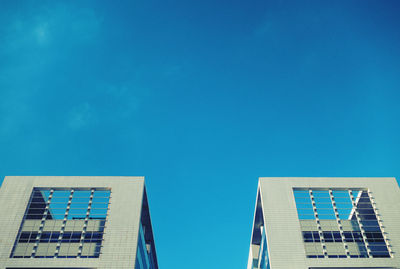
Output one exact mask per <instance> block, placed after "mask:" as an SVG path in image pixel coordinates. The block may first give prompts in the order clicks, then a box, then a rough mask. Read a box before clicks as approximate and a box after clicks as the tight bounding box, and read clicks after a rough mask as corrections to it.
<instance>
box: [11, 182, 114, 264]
mask: <svg viewBox="0 0 400 269" xmlns="http://www.w3.org/2000/svg"><path fill="white" fill-rule="evenodd" d="M110 194H111V192H110V190H96V189H81V188H78V189H34V190H33V191H32V195H31V198H30V201H29V204H28V206H27V209H26V212H25V215H24V219H23V221H22V223H21V229H20V232H19V233H18V235H17V239H16V241H15V244H14V247H13V250H12V253H11V255H10V257H11V258H76V257H78V256H81V257H82V258H97V257H99V255H100V250H101V243H102V240H103V233H104V227H105V222H106V216H107V210H108V203H109V199H110ZM47 206H48V207H47ZM85 226H86V229H85V230H84V227H85ZM62 227H65V228H64V230H63V229H62ZM27 230H28V231H27ZM79 243H82V245H80V244H79ZM27 244H31V245H32V248H30V249H29V250H26V251H25V249H27V248H26V246H27ZM23 249H24V251H22V250H23ZM22 252H24V253H23V255H22ZM57 253H58V255H57ZM80 253H81V254H80Z"/></svg>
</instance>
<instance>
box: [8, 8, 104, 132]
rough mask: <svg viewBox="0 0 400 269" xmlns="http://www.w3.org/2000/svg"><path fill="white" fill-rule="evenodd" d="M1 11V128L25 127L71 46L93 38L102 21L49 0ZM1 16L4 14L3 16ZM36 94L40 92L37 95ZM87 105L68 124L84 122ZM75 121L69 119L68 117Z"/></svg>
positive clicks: (88, 11)
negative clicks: (44, 2) (48, 0)
mask: <svg viewBox="0 0 400 269" xmlns="http://www.w3.org/2000/svg"><path fill="white" fill-rule="evenodd" d="M14 9H15V10H13V8H10V9H8V10H7V12H6V13H4V10H3V13H2V12H1V11H0V17H1V20H0V22H1V23H0V59H1V60H0V126H1V127H0V132H1V135H3V136H4V135H13V134H14V133H15V132H18V130H20V129H21V128H22V126H25V125H27V124H28V125H29V121H30V118H31V117H34V115H35V113H36V110H37V108H38V107H37V102H39V101H40V99H42V98H44V97H45V96H46V95H47V94H46V93H44V92H43V91H44V89H46V90H47V89H49V88H48V87H49V86H48V85H47V83H48V81H49V79H46V78H48V77H50V76H54V75H55V72H54V69H56V68H59V66H60V59H62V57H66V56H65V55H67V54H68V53H67V51H66V50H69V49H70V48H74V47H78V46H81V45H83V44H90V42H96V38H97V37H98V35H99V31H100V27H101V23H102V19H101V17H99V16H98V15H97V14H96V13H95V12H94V11H93V10H92V9H89V8H86V9H85V8H81V7H79V6H74V5H71V4H69V5H66V4H65V3H60V2H49V3H47V4H43V5H39V3H35V5H33V6H30V5H25V6H24V7H23V8H22V9H21V8H20V7H19V8H18V9H17V8H16V7H14ZM2 15H4V16H2ZM39 96H41V97H40V98H39ZM91 113H93V112H92V110H91V107H90V106H89V105H88V104H87V105H81V106H78V107H77V108H76V109H75V110H74V111H72V112H71V115H70V116H71V122H70V124H71V126H74V127H75V128H77V127H79V126H83V125H84V124H87V122H89V121H91V119H92V117H93V115H92V114H91ZM72 119H73V120H72Z"/></svg>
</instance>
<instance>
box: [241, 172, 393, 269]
mask: <svg viewBox="0 0 400 269" xmlns="http://www.w3.org/2000/svg"><path fill="white" fill-rule="evenodd" d="M294 188H304V189H308V188H311V189H318V188H319V189H325V190H327V189H367V190H369V191H370V193H371V196H372V198H373V200H374V202H375V203H376V206H377V210H378V213H379V215H380V216H379V218H380V219H381V221H382V226H383V229H384V232H385V235H387V238H388V239H389V240H388V242H389V245H390V249H391V251H392V257H391V258H328V257H326V258H323V259H312V258H307V257H306V251H305V243H304V240H303V236H302V228H301V224H300V221H299V219H298V215H297V210H296V203H295V199H294V195H293V189H294ZM259 191H260V200H261V202H260V203H261V205H262V212H263V222H264V225H265V227H266V234H267V242H268V250H269V259H270V267H271V268H272V269H281V268H282V269H283V268H293V269H296V268H299V269H300V268H302V269H308V268H312V267H313V268H355V267H358V268H374V267H382V268H400V255H399V253H400V210H399V206H400V190H399V187H398V185H397V182H396V180H395V179H394V178H260V182H259ZM253 233H254V228H253ZM253 239H254V237H253ZM250 252H251V251H250ZM249 262H250V259H249ZM248 268H251V267H248Z"/></svg>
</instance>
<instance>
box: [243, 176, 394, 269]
mask: <svg viewBox="0 0 400 269" xmlns="http://www.w3.org/2000/svg"><path fill="white" fill-rule="evenodd" d="M255 268H257V269H258V268H261V269H265V268H270V269H288V268H290V269H317V268H318V269H323V268H327V269H328V268H330V269H333V268H336V269H338V268H358V269H360V268H386V269H389V268H392V269H393V268H400V189H399V186H398V184H397V182H396V180H395V178H260V180H259V184H258V191H257V200H256V208H255V214H254V223H253V230H252V236H251V245H250V253H249V260H248V266H247V269H255Z"/></svg>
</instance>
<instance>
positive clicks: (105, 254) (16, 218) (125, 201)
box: [0, 177, 144, 269]
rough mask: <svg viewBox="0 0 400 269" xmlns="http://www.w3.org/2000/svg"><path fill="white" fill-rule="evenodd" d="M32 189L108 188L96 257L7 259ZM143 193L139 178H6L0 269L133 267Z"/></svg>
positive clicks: (1, 194) (0, 195)
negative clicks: (108, 193)
mask: <svg viewBox="0 0 400 269" xmlns="http://www.w3.org/2000/svg"><path fill="white" fill-rule="evenodd" d="M34 187H43V188H48V187H52V188H56V187H65V188H96V187H97V188H110V189H111V198H110V207H109V210H108V217H107V223H106V228H105V231H104V237H103V239H104V241H103V244H102V246H103V247H102V253H101V255H100V257H99V258H89V259H76V258H66V259H64V258H54V259H52V258H50V259H42V258H33V259H31V258H22V259H10V258H9V256H10V253H11V250H12V247H13V245H14V241H15V239H16V237H17V233H18V229H19V228H20V225H21V221H22V219H23V215H24V212H25V210H26V207H27V205H28V202H29V198H30V195H31V193H32V190H33V188H34ZM143 190H144V178H143V177H6V178H5V180H4V182H3V185H2V187H1V189H0V269H5V268H9V267H27V268H28V267H29V268H35V267H36V268H39V267H40V268H44V267H60V268H71V267H79V268H98V269H101V268H134V267H135V259H136V247H137V240H138V231H139V223H140V214H141V206H142V198H143Z"/></svg>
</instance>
